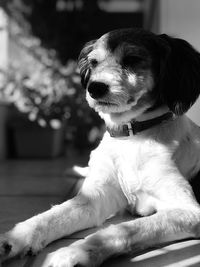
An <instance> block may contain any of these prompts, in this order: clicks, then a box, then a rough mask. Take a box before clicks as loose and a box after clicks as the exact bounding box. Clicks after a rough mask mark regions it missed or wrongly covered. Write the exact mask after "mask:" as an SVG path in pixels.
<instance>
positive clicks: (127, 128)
mask: <svg viewBox="0 0 200 267" xmlns="http://www.w3.org/2000/svg"><path fill="white" fill-rule="evenodd" d="M173 118H174V113H173V112H171V111H169V112H167V113H165V114H163V115H161V116H159V117H156V118H153V119H150V120H146V121H136V120H132V121H130V122H128V123H126V124H123V125H120V126H119V127H118V128H115V129H112V128H109V127H106V129H107V131H108V132H109V134H110V136H111V137H127V136H132V135H136V134H137V133H139V132H142V131H145V130H148V129H149V128H151V127H154V126H156V125H158V124H160V123H162V122H165V121H168V120H170V119H173Z"/></svg>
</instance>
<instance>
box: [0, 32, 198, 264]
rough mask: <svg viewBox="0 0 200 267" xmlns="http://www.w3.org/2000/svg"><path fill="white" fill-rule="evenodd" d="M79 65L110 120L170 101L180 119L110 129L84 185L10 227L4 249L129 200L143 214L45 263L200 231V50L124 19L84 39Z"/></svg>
mask: <svg viewBox="0 0 200 267" xmlns="http://www.w3.org/2000/svg"><path fill="white" fill-rule="evenodd" d="M79 66H80V72H81V76H82V83H83V86H84V87H85V88H86V98H87V101H88V103H89V105H90V106H91V107H92V108H94V109H95V110H96V111H97V112H98V113H99V114H100V116H101V117H102V118H103V119H104V120H105V123H106V124H107V125H108V126H109V127H111V128H117V127H118V126H119V125H121V124H124V123H128V122H129V121H131V120H132V119H136V120H137V121H145V120H148V119H151V118H155V117H158V116H160V115H162V114H164V113H166V112H167V111H169V110H171V111H172V112H173V113H174V119H172V120H169V121H167V122H163V123H161V124H160V125H157V126H154V127H152V128H149V129H147V130H145V131H142V132H140V133H138V134H137V135H135V136H133V135H132V136H129V137H117V138H113V137H110V135H109V133H108V132H106V133H105V135H104V137H103V139H102V141H101V143H100V145H99V146H98V147H97V148H96V149H95V150H94V151H93V152H92V153H91V157H90V161H89V168H88V172H87V177H86V179H85V181H84V184H83V186H82V188H81V190H80V192H79V194H78V195H77V196H76V197H75V198H73V199H71V200H69V201H67V202H65V203H63V204H61V205H57V206H55V207H53V208H52V209H50V210H49V211H46V212H45V213H42V214H39V215H37V216H35V217H33V218H30V219H29V220H27V221H25V222H22V223H20V224H17V225H16V226H15V228H14V229H12V230H11V231H9V232H8V233H6V234H5V235H3V236H2V237H1V241H0V253H1V255H2V258H7V257H11V256H14V255H17V254H21V253H25V252H27V251H28V250H30V249H31V250H32V251H34V252H37V251H39V250H40V249H41V248H42V247H44V246H46V245H47V244H49V243H50V242H52V241H53V240H55V239H58V238H61V237H63V236H65V235H69V234H71V233H73V232H75V231H79V230H82V229H85V228H89V227H92V226H98V225H100V224H102V223H103V222H104V221H105V220H106V219H107V218H108V217H110V216H111V215H113V214H116V213H117V212H118V211H121V210H123V209H129V210H130V211H131V212H132V213H133V214H138V215H140V216H141V217H140V218H138V219H135V220H132V221H128V222H123V223H120V224H118V225H112V226H110V227H109V228H105V229H103V230H100V231H98V232H96V233H94V234H92V235H90V236H88V237H86V238H85V239H83V240H81V241H77V242H74V243H73V244H72V245H70V246H69V247H64V248H61V249H59V250H58V251H56V252H54V253H52V255H51V257H50V258H49V259H48V260H47V261H46V262H45V263H44V264H43V267H61V266H62V267H63V266H65V267H72V266H77V265H79V264H80V265H81V266H99V265H100V264H101V263H102V262H103V261H104V260H106V259H107V258H109V257H111V256H114V255H118V254H123V253H129V252H134V251H137V250H138V249H143V248H146V247H151V246H154V245H157V244H161V243H163V242H166V241H172V240H178V239H182V238H185V237H193V238H199V237H200V207H199V204H198V203H197V201H196V199H195V196H194V194H193V191H192V188H191V186H190V183H189V182H190V181H191V179H193V177H195V175H196V174H197V173H198V171H199V170H200V129H199V128H198V127H197V125H195V124H194V123H193V122H192V121H191V120H190V119H188V118H187V117H186V116H185V115H184V113H185V112H186V111H187V110H188V109H189V108H190V106H191V105H192V104H193V103H194V102H195V100H196V98H197V97H198V95H199V93H200V75H199V71H200V56H199V53H198V52H197V51H196V50H194V48H192V47H191V46H190V45H189V44H188V43H187V42H185V41H183V40H180V39H175V38H172V37H169V36H166V35H154V34H152V33H149V32H146V31H143V30H136V29H125V30H117V31H114V32H111V33H108V34H106V35H104V36H103V37H101V38H100V39H98V40H97V41H93V42H90V43H89V44H86V46H85V47H84V48H83V50H82V52H81V54H80V58H79ZM91 84H92V86H91ZM95 85H96V87H95ZM95 90H97V91H98V92H94V91H95ZM92 91H93V92H92ZM92 93H95V94H92ZM94 96H95V97H94Z"/></svg>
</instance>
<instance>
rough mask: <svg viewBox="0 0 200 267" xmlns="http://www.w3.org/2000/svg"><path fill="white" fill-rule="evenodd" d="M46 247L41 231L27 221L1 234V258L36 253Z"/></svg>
mask: <svg viewBox="0 0 200 267" xmlns="http://www.w3.org/2000/svg"><path fill="white" fill-rule="evenodd" d="M43 247H44V242H43V239H42V238H41V231H40V229H38V227H32V226H31V224H26V222H23V223H19V224H17V225H16V226H15V227H14V228H13V229H12V230H10V231H9V232H7V233H5V234H2V235H0V258H1V260H5V259H8V258H11V257H14V256H16V255H21V256H24V255H27V254H36V253H37V252H38V251H40V250H41V249H42V248H43Z"/></svg>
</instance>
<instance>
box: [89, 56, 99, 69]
mask: <svg viewBox="0 0 200 267" xmlns="http://www.w3.org/2000/svg"><path fill="white" fill-rule="evenodd" d="M97 64H98V61H97V60H96V59H95V58H93V59H91V60H90V65H91V66H92V67H93V68H95V67H96V66H97Z"/></svg>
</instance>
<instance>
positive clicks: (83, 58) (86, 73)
mask: <svg viewBox="0 0 200 267" xmlns="http://www.w3.org/2000/svg"><path fill="white" fill-rule="evenodd" d="M95 42H96V40H92V41H90V42H87V43H86V44H85V46H84V47H83V49H82V50H81V52H80V55H79V58H78V67H79V69H80V75H81V83H82V86H83V87H84V88H86V87H87V83H88V80H89V78H90V64H89V62H88V54H89V53H90V52H91V51H92V50H93V46H94V44H95Z"/></svg>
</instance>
